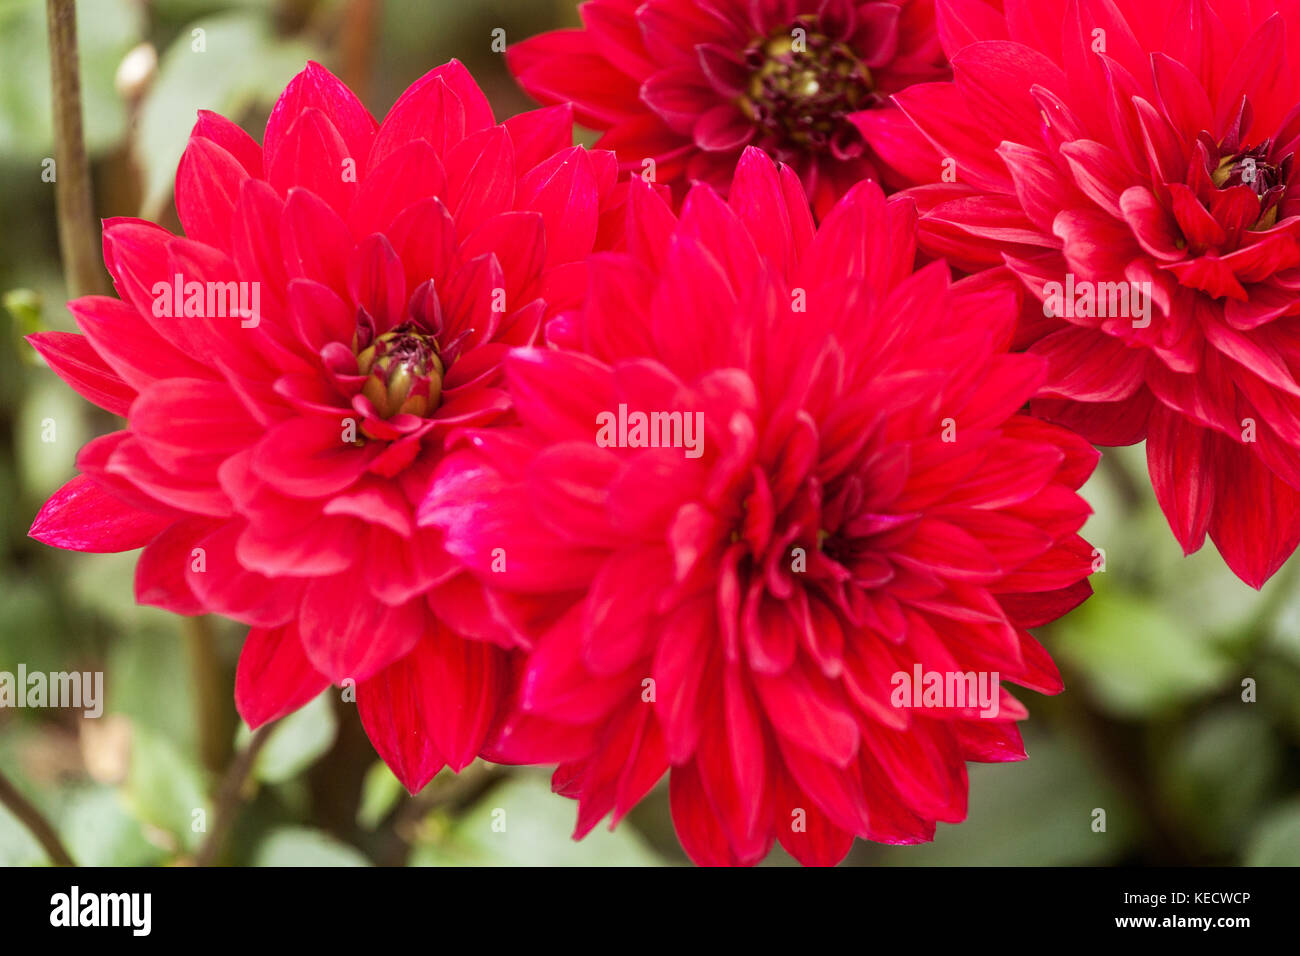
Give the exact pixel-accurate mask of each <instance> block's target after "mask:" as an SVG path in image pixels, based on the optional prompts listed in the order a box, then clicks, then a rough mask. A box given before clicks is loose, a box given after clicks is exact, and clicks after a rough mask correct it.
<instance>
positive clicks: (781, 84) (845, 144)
mask: <svg viewBox="0 0 1300 956" xmlns="http://www.w3.org/2000/svg"><path fill="white" fill-rule="evenodd" d="M746 62H747V63H748V65H749V67H750V70H751V73H750V80H749V89H748V90H747V91H746V92H745V94H744V95H743V96H742V97H741V101H740V107H741V109H742V110H744V112H745V114H746V115H747V116H749V117H750V118H751V119H752V120H753V121H754V122H755V123H756V124H758V125H759V126H760V127H761V128H762V129H763V130H765V131H766V132H767V133H769V134H770V135H771V136H772V137H773V138H774V139H775V140H776V141H777V142H778V143H779V144H781V145H784V146H786V147H787V148H792V149H797V150H801V151H810V150H811V151H814V152H824V151H832V150H833V151H835V152H837V153H840V154H844V153H848V154H850V155H854V154H856V152H857V151H860V150H861V148H862V146H861V136H860V134H859V133H858V131H857V129H856V128H855V127H854V126H853V124H852V123H851V122H849V120H848V119H847V114H849V113H854V112H857V111H859V110H864V109H867V108H868V107H870V106H871V105H873V103H874V102H875V101H876V100H877V99H878V97H877V96H876V94H875V92H874V84H873V81H872V78H871V71H870V70H869V69H867V67H866V65H865V64H864V63H862V61H861V60H859V59H858V58H857V56H856V55H855V54H854V52H853V50H852V49H851V48H850V47H849V46H848V45H847V44H845V43H842V42H840V41H838V40H832V39H831V38H830V37H828V36H826V35H825V34H823V33H820V32H818V30H817V18H816V16H804V17H799V18H798V19H797V20H796V21H795V22H794V24H793V25H792V26H791V28H790V29H789V30H788V31H783V32H779V33H775V34H773V35H772V36H770V37H768V38H767V39H765V40H758V41H756V42H755V43H754V44H753V45H751V46H750V48H749V50H748V51H747V53H746Z"/></svg>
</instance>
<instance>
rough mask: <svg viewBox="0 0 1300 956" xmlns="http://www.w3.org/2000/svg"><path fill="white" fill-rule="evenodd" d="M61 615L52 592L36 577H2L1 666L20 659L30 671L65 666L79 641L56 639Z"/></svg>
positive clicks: (0, 612) (0, 615) (0, 587)
mask: <svg viewBox="0 0 1300 956" xmlns="http://www.w3.org/2000/svg"><path fill="white" fill-rule="evenodd" d="M57 620H58V616H57V615H56V614H55V610H54V607H53V605H52V603H51V598H50V596H49V594H48V593H47V592H45V591H43V590H40V588H39V587H38V586H37V583H36V582H34V581H29V580H23V579H17V580H15V579H7V580H6V579H4V578H0V669H3V670H10V671H12V670H13V669H14V667H16V666H17V664H18V663H19V662H21V663H24V664H26V665H27V669H28V671H29V672H34V671H43V672H47V673H48V672H50V671H57V670H64V669H65V668H66V666H67V665H68V664H69V656H70V652H71V651H73V650H74V649H75V647H76V645H75V644H74V643H73V642H72V641H70V640H67V641H52V640H50V636H51V635H52V634H54V633H57V631H56V622H57Z"/></svg>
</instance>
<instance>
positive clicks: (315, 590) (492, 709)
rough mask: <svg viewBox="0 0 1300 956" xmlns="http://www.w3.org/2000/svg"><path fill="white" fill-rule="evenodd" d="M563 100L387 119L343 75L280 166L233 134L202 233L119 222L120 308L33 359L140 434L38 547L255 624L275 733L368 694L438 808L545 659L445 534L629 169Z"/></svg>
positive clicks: (244, 664)
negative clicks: (469, 435) (431, 510)
mask: <svg viewBox="0 0 1300 956" xmlns="http://www.w3.org/2000/svg"><path fill="white" fill-rule="evenodd" d="M571 144H572V128H571V120H570V115H569V111H568V110H567V109H565V108H560V107H555V108H551V109H545V110H540V111H537V112H534V113H525V114H523V115H520V116H516V117H514V118H513V119H511V120H507V121H506V122H505V123H503V124H497V123H496V121H495V120H494V119H493V116H492V110H491V108H490V107H489V105H488V102H487V100H486V99H485V98H484V96H483V94H482V92H481V91H480V90H479V88H478V87H477V86H476V85H475V83H474V81H473V80H472V79H471V78H470V76H469V74H468V73H467V72H466V71H465V69H464V68H463V67H462V66H461V65H460V64H459V63H455V62H453V63H450V64H448V65H447V66H444V67H439V68H438V69H436V70H433V71H432V72H430V73H429V74H428V75H427V76H425V77H423V78H422V79H421V80H419V81H418V82H417V83H416V84H415V85H414V86H412V87H411V88H410V89H409V90H407V91H406V93H405V94H404V95H403V96H402V97H401V99H399V100H398V101H397V103H396V104H395V105H394V107H393V108H392V110H391V111H390V112H389V114H388V116H387V117H386V118H385V119H384V121H383V122H382V123H379V124H376V123H375V121H374V120H373V119H372V118H371V116H370V114H369V113H368V112H367V111H366V110H365V108H364V107H363V106H362V105H361V104H360V103H359V102H358V101H357V99H356V97H354V96H353V95H352V94H351V92H349V91H348V90H347V88H346V87H344V86H343V84H341V83H340V82H339V81H338V80H337V79H335V78H334V77H333V76H331V75H330V74H329V73H328V72H327V71H325V70H324V69H322V68H321V67H319V66H316V65H314V64H313V65H310V66H308V68H307V69H306V70H304V71H303V72H302V73H301V74H299V75H298V76H297V77H296V78H295V79H294V81H293V82H292V83H290V85H289V87H288V89H286V90H285V92H284V94H283V96H281V97H280V100H279V102H278V103H277V104H276V106H275V109H274V110H273V111H272V113H271V118H270V120H269V121H268V123H267V128H266V137H265V141H264V143H263V145H262V146H260V147H259V146H258V145H257V143H255V142H254V141H253V140H252V139H251V138H249V136H248V135H247V134H246V133H244V132H243V131H242V130H240V129H239V128H238V127H236V126H234V125H233V124H231V123H230V122H228V121H226V120H224V119H222V118H221V117H219V116H216V115H215V114H211V113H205V114H203V115H202V116H201V117H200V118H199V121H198V123H197V125H196V126H195V128H194V133H193V135H192V137H191V139H190V143H189V146H188V148H187V149H186V151H185V155H184V158H183V159H182V160H181V164H180V169H179V171H178V173H177V180H176V207H177V211H178V213H179V214H180V219H181V223H182V224H183V225H184V227H185V231H186V238H178V237H176V236H173V235H171V234H170V233H168V232H167V231H165V230H163V229H161V228H159V227H158V226H155V225H152V224H150V223H147V222H140V221H136V220H110V221H108V222H107V223H105V226H104V261H105V263H106V264H107V266H108V269H109V272H110V273H111V274H112V277H113V281H114V284H115V286H116V288H117V292H118V294H119V295H120V297H121V298H120V299H111V298H103V297H98V296H91V297H88V298H83V299H78V300H76V301H75V302H73V303H71V305H70V308H71V309H72V312H73V314H74V316H75V317H76V319H77V323H78V325H79V326H80V327H81V330H82V332H83V333H84V335H71V334H65V333H51V332H47V333H41V334H38V335H34V336H32V337H31V342H32V344H33V345H34V346H35V347H36V349H37V350H38V351H39V352H40V353H41V354H42V355H43V356H44V357H45V358H46V360H47V361H48V362H49V363H50V365H51V367H52V368H53V369H54V370H55V371H56V372H58V373H59V374H60V375H61V376H62V377H63V378H64V379H65V380H66V381H67V382H68V383H69V384H70V385H71V386H72V387H73V388H74V389H76V390H77V391H78V392H79V393H80V394H82V395H83V396H85V397H86V398H88V399H90V400H91V401H93V402H95V403H96V404H98V405H99V406H100V407H102V408H105V409H107V410H108V411H110V412H114V413H116V414H118V415H122V416H124V417H125V418H126V420H127V423H126V427H125V428H124V429H122V430H121V431H117V432H114V433H112V434H110V435H105V436H104V437H102V438H98V439H96V440H95V441H92V442H91V443H90V444H89V445H87V446H86V447H85V448H84V449H83V450H82V451H81V454H80V455H79V457H78V459H77V464H78V467H79V468H80V470H81V471H82V474H81V475H80V476H78V477H76V478H74V479H73V480H72V481H70V482H69V483H68V484H67V485H66V486H64V488H63V489H62V490H60V491H59V492H58V493H57V494H55V495H54V497H53V498H51V499H50V501H49V502H48V503H47V504H46V505H45V507H44V508H43V509H42V511H41V513H40V514H39V515H38V516H37V518H36V521H35V524H34V525H33V526H32V531H31V533H32V535H33V537H35V538H37V539H39V540H41V541H44V542H46V543H48V544H52V545H56V546H58V547H63V548H72V549H75V550H81V551H126V550H130V549H133V548H139V547H143V548H144V551H143V553H142V554H141V556H140V563H139V566H138V569H137V574H136V597H137V599H138V600H139V601H140V602H141V603H145V604H153V605H157V606H159V607H163V608H166V609H168V610H170V611H175V612H177V613H179V614H200V613H204V612H214V613H219V614H225V615H227V616H229V617H232V618H234V619H236V620H238V621H242V622H244V623H246V624H248V625H250V627H251V629H250V631H249V635H248V640H247V642H246V644H245V645H244V651H243V655H242V657H241V659H240V664H239V674H238V678H237V682H236V699H237V702H238V704H239V709H240V713H241V714H242V715H243V716H244V718H245V720H247V721H248V723H249V724H251V725H253V726H257V725H259V724H261V723H264V722H266V721H268V720H273V719H275V718H277V717H280V716H283V715H284V714H286V713H288V712H289V711H291V710H294V709H296V708H297V707H299V706H301V705H302V704H304V703H306V702H307V701H308V700H310V699H311V698H312V697H314V696H315V695H316V694H318V693H320V691H321V690H322V689H323V688H325V687H326V686H328V685H329V684H331V683H334V684H339V683H342V682H345V681H351V682H354V683H355V686H356V694H357V703H358V707H359V709H360V712H361V718H362V720H363V721H364V723H365V726H366V730H367V732H368V733H369V734H370V737H371V740H372V741H373V742H374V744H375V747H376V748H377V749H378V750H379V752H380V753H381V754H382V755H383V756H384V758H385V759H386V760H387V761H388V763H389V765H390V766H391V767H392V768H393V770H394V772H395V773H397V775H398V776H399V777H401V779H402V781H403V782H404V783H405V784H406V785H407V786H408V787H410V788H411V789H412V790H418V789H419V788H420V787H422V786H423V785H424V784H425V782H427V781H428V780H429V778H430V777H432V776H433V774H434V773H435V772H437V770H438V769H439V768H440V767H441V766H443V765H444V764H449V765H450V766H452V767H453V768H454V769H460V768H461V767H463V766H465V765H466V764H468V763H469V762H470V761H471V760H473V759H474V757H475V756H476V755H477V754H478V752H479V749H480V746H481V744H482V741H483V740H484V738H485V736H486V735H487V733H488V731H489V729H490V727H491V725H492V723H493V721H494V720H495V718H496V715H497V709H498V704H499V703H500V700H501V698H502V696H503V694H504V692H505V688H506V672H507V667H506V661H505V656H506V654H507V651H508V649H509V648H512V647H514V646H516V644H517V643H518V640H519V638H518V636H517V629H516V628H515V627H514V626H513V625H512V624H511V623H510V620H509V616H508V612H509V611H510V610H511V609H509V608H503V607H499V606H497V605H492V606H488V605H485V604H482V603H480V602H478V600H477V593H476V589H473V588H472V587H470V588H468V594H469V596H468V597H467V596H466V595H467V579H466V576H465V575H464V574H463V573H461V571H460V569H459V567H458V565H457V563H456V562H455V561H453V560H452V559H451V557H450V556H449V555H448V554H447V552H446V551H445V549H444V548H443V544H442V541H441V538H440V535H439V534H438V533H437V532H436V531H430V530H428V529H425V528H421V527H420V526H418V525H417V524H416V521H415V509H416V507H417V505H418V504H419V502H420V500H421V498H422V496H423V492H424V488H425V486H426V485H427V482H428V476H429V475H430V473H431V472H432V469H433V467H434V466H435V465H436V464H437V462H438V460H439V459H440V457H441V455H442V452H443V448H444V446H445V443H446V441H447V438H448V436H449V435H450V434H452V433H453V431H454V430H455V429H457V428H460V427H465V426H473V427H476V428H490V427H491V426H492V425H493V423H495V422H497V421H500V420H501V419H502V418H503V416H504V415H505V414H506V412H507V410H508V408H509V401H508V398H507V396H506V394H505V392H504V391H503V390H502V389H501V388H500V384H501V382H500V380H501V374H500V372H501V362H502V359H503V358H504V356H505V355H506V353H507V352H508V351H509V350H510V348H511V347H513V346H525V345H531V344H533V343H534V342H535V341H536V340H537V338H538V334H539V331H540V329H541V327H542V323H543V322H544V321H545V320H546V319H547V317H548V316H549V315H550V314H551V313H552V312H554V311H555V310H556V309H557V308H559V307H561V306H564V305H566V304H568V303H571V302H573V301H576V299H578V298H579V297H580V296H581V293H582V291H583V290H584V288H585V266H584V264H583V259H584V257H585V256H586V255H588V254H589V253H590V252H591V251H592V249H593V248H595V247H596V246H597V245H598V244H599V243H600V242H601V241H603V240H602V239H601V236H600V234H601V230H602V229H604V230H605V231H606V232H609V230H610V228H611V226H610V224H611V222H613V221H614V219H615V218H616V216H615V215H614V214H610V215H602V214H603V213H606V212H608V211H609V210H610V209H611V208H612V207H613V206H614V205H616V204H613V203H612V202H611V201H610V197H611V196H612V194H613V193H614V190H615V179H616V177H617V170H616V169H615V165H614V157H613V156H612V155H611V154H609V153H605V152H588V151H585V150H582V149H579V148H575V147H573V146H572V145H571Z"/></svg>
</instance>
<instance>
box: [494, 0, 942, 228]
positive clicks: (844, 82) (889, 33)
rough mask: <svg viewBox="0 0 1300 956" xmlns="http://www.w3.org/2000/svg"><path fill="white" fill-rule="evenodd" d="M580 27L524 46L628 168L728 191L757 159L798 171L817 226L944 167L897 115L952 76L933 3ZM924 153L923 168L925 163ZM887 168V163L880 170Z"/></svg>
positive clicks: (527, 75)
mask: <svg viewBox="0 0 1300 956" xmlns="http://www.w3.org/2000/svg"><path fill="white" fill-rule="evenodd" d="M581 10H582V18H583V23H584V24H585V26H584V28H583V29H581V30H556V31H554V32H552V33H545V34H542V35H541V36H537V37H532V38H531V39H528V40H524V41H523V42H522V43H518V44H516V45H515V46H514V47H512V48H511V49H510V51H509V63H510V68H511V70H512V71H513V72H514V74H515V76H516V77H517V78H518V80H519V83H520V85H521V86H523V88H524V89H525V90H527V91H528V92H529V93H530V94H532V95H533V96H534V97H535V98H537V99H538V100H539V101H541V102H543V103H570V102H571V103H573V104H574V108H575V109H576V111H577V117H578V120H579V122H582V123H584V124H586V125H588V126H590V127H592V128H593V129H598V130H600V131H601V132H602V133H603V135H602V136H601V138H600V140H599V142H598V143H597V145H598V146H601V147H603V148H605V149H612V150H615V151H616V152H617V153H618V154H619V156H620V157H621V159H622V167H623V169H624V170H631V171H633V172H635V173H636V174H637V175H642V174H647V175H648V173H649V169H650V167H649V166H648V165H647V161H648V160H653V163H654V178H656V179H658V180H659V181H661V182H665V183H670V184H672V185H673V186H674V188H675V189H676V191H677V194H678V195H679V196H681V195H682V194H684V191H685V188H686V186H687V185H688V184H689V183H690V182H691V181H695V180H700V181H702V182H706V183H710V184H711V185H713V186H714V187H716V188H717V189H719V190H725V189H726V188H727V186H728V185H730V183H731V177H732V174H733V171H734V170H735V168H736V160H737V159H738V158H739V156H740V153H741V150H743V149H744V148H745V147H746V146H751V145H752V146H757V147H759V148H760V149H763V150H766V151H767V152H768V153H769V154H770V155H772V156H773V157H774V158H776V159H778V160H780V161H781V162H783V163H787V164H789V165H790V166H792V167H793V168H794V169H795V170H796V171H797V172H798V173H799V175H800V178H801V179H802V180H803V183H804V186H805V188H806V189H807V191H808V194H809V195H810V196H811V197H812V200H813V206H814V208H815V209H816V211H817V213H818V215H822V214H824V213H825V212H826V211H827V210H829V209H830V207H831V206H832V205H833V204H834V202H835V200H836V199H838V198H839V197H840V196H842V195H843V194H844V193H845V191H847V190H848V189H849V188H850V187H851V186H852V185H853V184H854V183H856V182H858V181H859V180H862V179H875V178H878V177H880V176H885V177H886V178H887V179H888V181H889V182H890V183H891V184H892V185H895V186H901V185H906V184H909V183H917V182H928V181H929V180H930V179H931V178H932V177H933V176H934V175H937V172H936V171H937V168H938V165H939V160H938V157H937V156H935V155H934V154H933V152H932V151H931V150H929V148H928V146H927V145H926V143H925V140H924V139H923V138H922V137H920V136H919V135H917V133H916V130H915V129H914V128H913V127H912V126H911V124H910V123H908V122H907V121H906V119H904V117H903V116H902V114H900V113H899V111H898V110H897V109H896V108H895V107H894V106H893V105H892V104H891V103H890V102H889V96H890V94H892V93H895V92H897V91H898V90H901V89H903V88H904V87H906V86H908V85H909V84H912V83H919V82H924V81H928V80H938V79H942V78H945V77H946V76H948V75H949V73H948V69H947V66H946V64H945V62H944V59H943V53H942V51H941V49H940V46H939V38H938V33H937V31H936V29H935V22H934V2H933V0H753V2H750V0H707V2H701V0H590V2H588V3H584V4H583V5H582V8H581ZM899 156H901V157H903V158H905V160H906V163H905V164H902V163H900V165H899V168H898V169H897V170H891V169H890V168H889V166H888V165H887V164H888V163H889V162H891V160H893V159H894V158H895V157H899ZM918 156H919V157H921V158H920V159H919V161H918ZM881 160H884V164H882V163H881Z"/></svg>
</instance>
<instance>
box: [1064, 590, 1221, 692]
mask: <svg viewBox="0 0 1300 956" xmlns="http://www.w3.org/2000/svg"><path fill="white" fill-rule="evenodd" d="M1094 587H1096V588H1097V592H1098V593H1097V595H1096V596H1095V597H1093V598H1092V599H1091V600H1090V601H1087V602H1085V603H1084V604H1083V605H1082V606H1080V607H1079V608H1077V609H1075V610H1074V611H1073V612H1071V613H1070V614H1069V615H1067V616H1066V617H1065V618H1063V619H1062V620H1061V621H1060V622H1059V623H1058V624H1057V626H1056V628H1055V636H1054V638H1053V639H1050V640H1048V641H1047V648H1048V650H1049V651H1050V652H1051V653H1052V655H1053V656H1054V657H1056V658H1057V659H1058V660H1060V661H1062V662H1063V663H1064V664H1067V665H1069V666H1070V667H1072V668H1073V669H1074V670H1075V671H1077V672H1079V673H1081V674H1082V675H1083V676H1084V677H1085V679H1086V683H1087V692H1088V693H1089V694H1090V696H1092V697H1093V698H1095V699H1096V701H1097V702H1098V704H1100V705H1101V706H1102V707H1103V708H1104V709H1105V710H1107V711H1109V712H1111V713H1113V714H1116V715H1119V716H1121V717H1142V716H1144V715H1147V714H1151V713H1156V712H1159V711H1162V710H1164V709H1166V708H1168V707H1171V706H1173V705H1175V704H1178V703H1181V702H1182V701H1185V700H1189V699H1192V698H1196V697H1200V696H1203V695H1205V694H1207V693H1210V692H1212V691H1215V690H1221V689H1222V688H1223V686H1224V681H1225V680H1226V679H1227V678H1228V676H1229V674H1230V673H1231V671H1232V669H1233V665H1232V662H1231V661H1230V660H1229V659H1228V658H1227V657H1226V656H1225V655H1224V654H1223V653H1222V651H1220V650H1219V648H1218V647H1216V646H1215V645H1214V644H1212V643H1211V642H1210V641H1209V639H1208V637H1207V635H1205V634H1204V632H1198V631H1197V630H1196V629H1195V628H1193V627H1191V626H1187V625H1184V624H1182V623H1181V622H1179V621H1177V620H1176V619H1174V618H1173V617H1172V615H1171V614H1170V613H1169V611H1168V610H1167V609H1166V608H1165V607H1163V606H1161V605H1159V604H1156V603H1154V602H1152V601H1147V600H1144V599H1142V598H1139V597H1136V596H1134V595H1131V594H1127V593H1125V592H1123V591H1120V590H1117V589H1113V588H1112V587H1104V586H1103V585H1102V583H1101V582H1100V581H1097V580H1095V579H1094Z"/></svg>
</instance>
